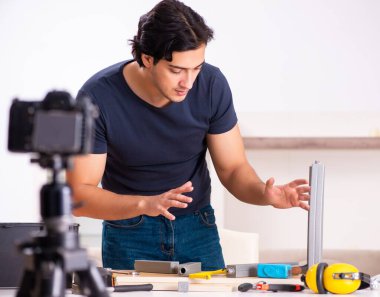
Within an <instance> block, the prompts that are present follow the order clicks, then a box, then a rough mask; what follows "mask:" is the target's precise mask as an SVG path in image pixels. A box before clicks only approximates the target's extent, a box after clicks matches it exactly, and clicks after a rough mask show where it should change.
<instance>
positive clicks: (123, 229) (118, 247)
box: [102, 206, 225, 270]
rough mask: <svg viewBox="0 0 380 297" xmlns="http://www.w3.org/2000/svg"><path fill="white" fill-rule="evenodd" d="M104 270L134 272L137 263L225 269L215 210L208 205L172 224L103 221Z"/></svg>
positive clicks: (141, 220)
mask: <svg viewBox="0 0 380 297" xmlns="http://www.w3.org/2000/svg"><path fill="white" fill-rule="evenodd" d="M102 258H103V267H107V268H112V269H134V262H135V260H159V261H178V262H179V263H186V262H201V263H202V270H216V269H221V268H224V267H225V264H224V259H223V254H222V249H221V246H220V243H219V234H218V230H217V227H216V224H215V215H214V210H213V208H212V207H211V206H206V207H204V208H202V209H200V210H198V211H195V212H194V213H191V214H186V215H182V216H177V217H176V219H175V220H174V221H170V220H168V219H166V218H165V217H163V216H158V217H150V216H145V215H142V216H138V217H135V218H131V219H127V220H119V221H104V222H103V240H102Z"/></svg>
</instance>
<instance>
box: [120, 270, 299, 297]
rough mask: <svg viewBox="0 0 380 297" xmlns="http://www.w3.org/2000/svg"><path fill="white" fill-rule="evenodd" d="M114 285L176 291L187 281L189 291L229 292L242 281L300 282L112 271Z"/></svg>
mask: <svg viewBox="0 0 380 297" xmlns="http://www.w3.org/2000/svg"><path fill="white" fill-rule="evenodd" d="M113 278H114V284H115V285H137V284H147V283H149V284H152V285H153V290H154V291H162V290H165V291H178V289H179V285H181V284H179V283H181V282H182V283H185V284H186V283H187V284H186V285H187V286H188V291H190V292H215V291H217V292H231V291H237V288H238V286H239V285H240V284H242V283H257V282H259V281H265V282H267V283H269V284H302V282H301V280H300V277H294V278H288V279H268V278H257V277H242V278H228V277H226V276H224V275H213V276H212V277H211V279H190V278H188V277H182V276H178V275H176V274H158V273H146V272H140V274H139V275H128V274H119V273H114V274H113Z"/></svg>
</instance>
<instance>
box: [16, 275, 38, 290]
mask: <svg viewBox="0 0 380 297" xmlns="http://www.w3.org/2000/svg"><path fill="white" fill-rule="evenodd" d="M34 285H35V277H34V272H33V271H31V270H25V271H24V273H23V276H22V280H21V284H20V288H19V289H18V291H17V295H16V297H31V296H32V295H31V292H32V291H33V288H34Z"/></svg>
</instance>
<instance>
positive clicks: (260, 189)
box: [220, 165, 270, 205]
mask: <svg viewBox="0 0 380 297" xmlns="http://www.w3.org/2000/svg"><path fill="white" fill-rule="evenodd" d="M220 179H221V181H222V184H223V185H224V186H225V187H226V188H227V190H228V191H229V192H230V193H231V194H232V195H234V196H235V197H236V198H237V199H239V200H240V201H242V202H246V203H250V204H255V205H270V201H266V199H265V197H264V189H265V183H264V182H263V181H262V180H261V179H260V178H259V177H258V175H257V174H256V172H255V171H254V170H253V168H252V167H251V166H249V165H245V166H240V167H238V168H236V169H235V170H233V171H232V172H231V173H229V174H228V175H227V174H225V175H224V176H223V174H221V176H220Z"/></svg>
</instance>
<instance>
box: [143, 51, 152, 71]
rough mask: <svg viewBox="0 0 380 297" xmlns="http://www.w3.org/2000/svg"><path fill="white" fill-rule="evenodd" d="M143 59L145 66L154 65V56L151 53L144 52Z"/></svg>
mask: <svg viewBox="0 0 380 297" xmlns="http://www.w3.org/2000/svg"><path fill="white" fill-rule="evenodd" d="M141 60H142V62H143V64H144V66H145V68H150V67H152V66H153V61H154V59H153V57H152V56H149V55H146V54H142V55H141Z"/></svg>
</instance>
